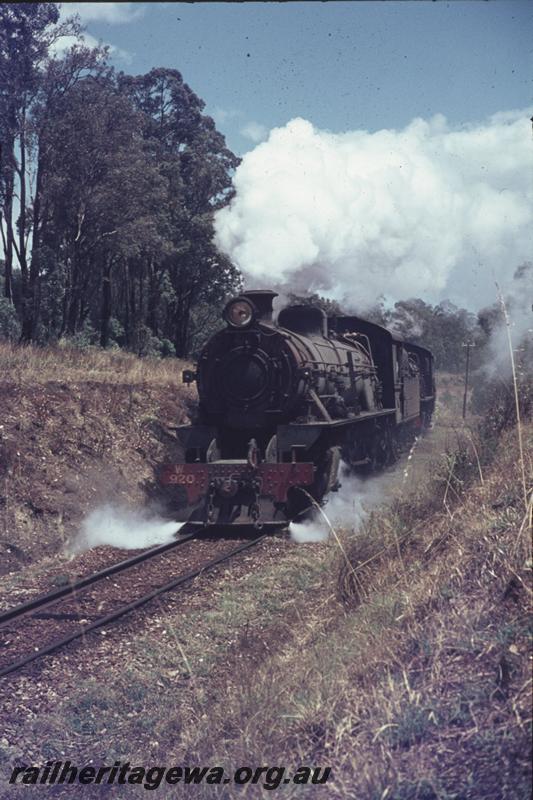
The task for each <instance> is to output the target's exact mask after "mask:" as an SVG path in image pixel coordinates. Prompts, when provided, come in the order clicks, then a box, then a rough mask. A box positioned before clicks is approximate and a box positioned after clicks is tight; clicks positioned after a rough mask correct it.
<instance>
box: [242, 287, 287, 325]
mask: <svg viewBox="0 0 533 800" xmlns="http://www.w3.org/2000/svg"><path fill="white" fill-rule="evenodd" d="M277 296H278V293H277V292H272V291H271V290H270V289H250V290H249V291H248V292H243V293H242V295H241V297H247V298H248V300H251V301H252V303H253V304H254V306H255V307H256V309H257V318H258V320H259V322H272V314H273V307H272V304H273V302H274V298H275V297H277Z"/></svg>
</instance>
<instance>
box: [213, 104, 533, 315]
mask: <svg viewBox="0 0 533 800" xmlns="http://www.w3.org/2000/svg"><path fill="white" fill-rule="evenodd" d="M529 117H531V110H521V111H510V112H501V113H498V114H495V115H494V116H492V117H490V118H489V119H488V120H487V121H486V122H484V123H481V124H477V125H471V126H462V127H460V128H453V127H452V126H450V125H449V124H448V123H447V121H446V119H445V118H444V117H443V116H442V115H437V116H435V117H433V118H432V119H430V120H427V121H426V120H423V119H415V120H413V122H411V123H410V124H409V125H408V126H407V127H406V128H405V129H403V130H381V131H377V132H376V133H369V132H367V131H364V130H357V131H351V132H348V133H341V134H335V133H329V132H327V131H321V130H318V129H317V128H315V127H314V126H313V125H312V124H311V123H310V122H308V121H306V120H304V119H293V120H291V121H290V122H288V123H287V124H286V125H285V126H284V127H282V128H275V129H273V130H272V131H271V132H270V135H269V138H268V140H267V141H265V142H263V143H261V144H259V145H258V146H257V147H256V148H255V149H254V150H252V151H251V152H249V153H247V154H246V155H245V156H244V158H243V160H242V163H241V164H240V166H239V167H238V168H237V171H236V175H235V179H234V183H235V188H236V196H235V198H234V199H233V201H232V203H231V204H230V205H229V206H228V207H227V208H224V209H222V210H221V211H219V212H218V214H217V216H216V239H217V244H218V246H219V247H220V248H221V249H222V250H224V251H225V252H226V253H227V254H228V255H229V256H230V257H231V258H232V259H233V261H234V262H235V264H236V265H237V266H238V267H239V268H240V269H241V270H242V271H243V272H244V274H245V277H246V279H247V281H248V283H250V284H251V283H253V284H254V285H255V286H257V285H261V284H264V285H267V286H272V285H273V284H276V287H277V288H281V289H282V290H283V289H285V290H291V291H296V292H304V291H318V292H320V293H321V294H325V295H327V296H329V297H332V298H335V299H337V300H339V301H341V302H342V303H343V304H344V305H345V307H346V308H348V309H349V308H350V307H351V308H353V307H354V304H355V305H356V307H357V308H359V309H363V308H364V307H365V306H368V305H372V304H373V303H374V302H375V301H376V299H377V298H378V297H380V296H385V299H386V300H388V301H394V300H398V299H401V298H406V297H410V296H418V297H420V296H422V297H424V298H425V299H427V300H428V301H431V302H437V301H439V300H441V299H443V298H444V297H449V298H451V299H452V300H454V301H455V302H458V303H459V304H460V305H467V306H470V307H473V308H476V309H477V308H479V307H480V306H481V305H483V304H486V303H491V302H493V300H494V283H495V282H496V281H498V282H499V283H501V284H505V283H506V281H507V279H509V278H510V277H511V275H512V274H513V272H514V270H515V269H516V267H517V266H518V265H519V264H520V263H522V262H523V261H524V260H525V259H526V258H527V257H528V255H529V254H530V253H531V252H532V249H533V224H532V223H533V220H532V214H531V206H532V199H533V184H532V182H531V168H532V166H533V147H532V143H531V123H530V121H529Z"/></svg>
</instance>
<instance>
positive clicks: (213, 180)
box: [118, 68, 240, 355]
mask: <svg viewBox="0 0 533 800" xmlns="http://www.w3.org/2000/svg"><path fill="white" fill-rule="evenodd" d="M118 86H119V89H120V91H121V92H122V93H124V94H125V95H126V96H127V97H128V98H129V99H130V100H131V102H132V103H133V104H134V105H135V107H136V108H138V109H139V110H140V111H141V112H142V113H143V115H144V117H145V119H146V125H145V137H146V141H147V146H148V147H149V148H150V150H151V152H152V153H153V156H154V160H155V162H156V163H157V164H158V168H159V171H160V173H161V174H162V175H163V176H164V177H165V178H166V180H167V182H168V183H167V187H168V194H167V198H166V204H165V207H166V213H167V224H168V231H169V236H170V240H171V242H172V247H171V250H170V252H166V253H162V254H161V257H159V258H155V259H153V260H151V261H150V263H149V275H148V285H149V306H150V314H149V322H150V325H151V326H152V328H153V330H154V333H160V332H161V333H163V334H164V335H165V336H167V337H168V338H170V339H171V340H172V341H173V343H174V346H175V349H176V352H177V354H178V355H183V354H185V353H186V352H187V349H188V347H189V345H190V342H191V337H193V336H194V333H195V329H194V328H195V320H196V319H199V318H201V317H202V315H201V314H194V313H193V311H194V309H195V307H196V306H197V305H198V304H201V303H209V304H220V303H221V302H222V300H223V299H224V297H225V296H226V295H227V294H228V293H229V292H232V291H234V290H235V289H236V288H237V287H238V286H239V285H240V275H239V273H238V272H237V270H236V269H235V267H234V266H233V265H232V263H231V262H230V260H229V259H228V258H226V257H225V256H224V255H223V254H222V253H220V252H218V250H217V249H216V247H215V245H214V244H213V215H214V212H215V211H216V210H217V209H218V208H221V207H222V206H224V205H225V204H226V203H228V202H229V200H230V199H231V197H232V194H233V187H232V173H233V171H234V170H235V168H236V167H237V166H238V164H239V159H238V158H237V157H236V156H235V155H234V154H233V153H232V152H231V151H230V150H229V149H228V148H227V147H226V143H225V139H224V137H223V136H222V134H221V133H219V132H218V131H217V130H216V127H215V123H214V122H213V120H212V119H211V117H209V116H207V115H205V114H204V113H203V109H204V105H205V104H204V102H203V101H202V100H201V99H200V98H199V97H198V96H197V95H196V94H195V93H194V92H193V91H192V89H191V88H190V87H189V86H188V85H187V84H186V83H185V82H184V81H183V78H182V76H181V74H180V73H179V72H178V71H177V70H173V69H163V68H160V69H153V70H151V71H150V72H149V73H148V74H146V75H141V76H138V77H131V76H128V75H124V74H120V75H119V76H118ZM162 286H166V291H165V292H162V291H161V288H162Z"/></svg>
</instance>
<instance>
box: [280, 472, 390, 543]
mask: <svg viewBox="0 0 533 800" xmlns="http://www.w3.org/2000/svg"><path fill="white" fill-rule="evenodd" d="M388 488H390V475H380V476H377V477H373V478H372V479H371V480H364V479H362V478H359V477H357V476H356V475H353V474H350V472H349V470H348V468H347V466H346V465H345V464H342V465H341V488H340V490H339V491H338V492H335V493H333V494H331V495H329V497H328V502H327V504H326V505H325V506H324V512H325V514H326V516H327V518H328V520H329V522H330V523H331V525H332V526H333V527H343V528H350V529H354V528H356V527H357V526H358V525H359V523H360V522H361V521H362V520H363V519H364V518H365V517H366V515H367V514H368V513H369V512H370V511H371V510H372V509H373V508H375V507H376V506H378V505H380V504H381V503H382V502H383V501H384V499H385V497H386V491H387V489H388ZM289 532H290V535H291V539H293V541H295V542H298V543H300V544H303V543H305V542H322V541H324V540H325V539H327V538H328V536H329V534H330V532H331V531H330V527H329V525H328V523H327V522H326V519H325V518H324V516H323V515H322V514H321V513H320V512H319V511H318V509H317V512H316V515H315V516H314V517H313V519H311V520H309V521H306V522H291V523H290V525H289Z"/></svg>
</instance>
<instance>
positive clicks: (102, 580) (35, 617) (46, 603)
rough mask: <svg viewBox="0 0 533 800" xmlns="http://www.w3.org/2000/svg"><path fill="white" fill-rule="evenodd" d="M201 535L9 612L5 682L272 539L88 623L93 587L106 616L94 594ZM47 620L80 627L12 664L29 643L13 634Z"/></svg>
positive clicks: (0, 657)
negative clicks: (22, 642) (22, 625)
mask: <svg viewBox="0 0 533 800" xmlns="http://www.w3.org/2000/svg"><path fill="white" fill-rule="evenodd" d="M201 535H202V531H195V532H194V533H190V534H186V535H185V536H182V537H180V538H179V539H177V540H176V541H174V542H170V543H169V544H165V545H160V546H159V547H154V548H151V549H150V550H146V551H144V552H143V553H139V554H137V555H136V556H133V557H132V558H128V559H126V560H124V561H120V562H118V563H117V564H113V565H111V566H110V567H107V568H105V569H103V570H100V571H98V572H95V573H93V574H91V575H88V576H86V577H85V578H82V579H80V580H78V581H75V582H73V583H69V584H67V585H66V586H64V587H61V588H60V589H57V590H55V591H52V592H48V593H46V594H44V595H39V596H38V597H35V598H33V599H31V600H28V601H27V602H25V603H22V604H21V605H19V606H15V607H14V608H11V609H8V610H7V611H4V612H3V613H1V614H0V636H1V637H2V642H1V645H0V647H1V649H0V677H4V676H6V675H10V674H11V673H13V672H18V671H19V670H21V669H23V668H24V667H25V666H26V665H28V664H30V663H32V662H33V661H36V660H37V659H40V658H42V657H43V656H47V655H51V654H52V653H54V652H56V651H58V650H60V649H62V648H63V647H65V646H66V645H68V644H70V643H71V642H73V641H75V640H76V639H80V638H82V637H84V636H86V635H87V634H89V633H91V632H92V631H95V630H97V629H98V628H103V627H105V626H106V625H109V624H110V623H112V622H115V621H116V620H118V619H120V617H123V616H124V615H126V614H129V613H130V612H132V611H135V610H136V609H138V608H141V607H142V606H144V605H146V604H147V603H149V602H150V601H151V600H153V599H154V598H156V597H158V596H159V595H162V594H164V593H165V592H170V591H172V590H173V589H176V588H178V587H179V586H181V585H183V584H185V583H187V582H189V581H191V580H193V579H194V578H196V577H198V576H199V575H200V574H202V573H203V572H207V571H208V570H211V569H213V568H215V567H217V566H218V565H219V564H222V563H223V562H225V561H229V560H230V559H232V558H234V557H235V556H236V555H238V554H239V553H241V552H243V551H244V550H248V549H250V548H251V547H254V546H255V545H257V544H259V542H260V541H262V540H263V539H264V538H265V536H266V534H262V535H260V536H256V537H255V538H254V539H250V540H248V541H245V542H244V543H242V544H240V545H239V546H238V547H235V548H233V549H232V550H230V551H229V552H225V553H222V554H221V555H218V556H217V557H216V558H212V559H210V560H208V561H204V562H202V563H200V564H199V565H196V566H195V567H194V568H193V569H190V570H187V571H186V572H184V573H182V574H179V575H176V576H174V577H173V578H172V580H170V581H167V582H165V583H163V584H161V585H159V586H155V587H154V588H152V589H151V590H150V591H149V592H146V593H144V594H142V595H140V596H139V597H136V598H135V599H133V600H130V601H129V602H126V603H122V604H120V605H119V606H118V607H115V608H113V609H112V610H110V611H109V612H108V613H106V614H103V615H102V616H96V617H95V618H94V619H92V620H90V621H86V620H85V618H86V617H87V616H91V610H90V609H88V610H87V609H86V608H82V606H85V605H86V599H87V598H85V597H84V593H86V592H87V591H88V590H89V589H90V588H91V587H92V589H93V597H92V602H93V604H94V605H95V606H96V609H93V612H94V610H96V612H98V611H100V607H99V606H100V604H101V600H99V595H98V594H96V595H94V589H96V588H98V587H99V586H100V588H101V587H102V586H109V579H110V578H112V577H114V576H116V575H118V574H120V573H127V572H128V571H130V570H132V569H134V568H135V567H137V566H138V565H139V564H142V563H143V562H148V561H154V560H155V559H157V558H158V557H159V556H163V555H165V554H169V553H172V552H173V551H176V550H177V549H179V548H180V547H182V546H183V545H185V544H186V543H187V542H190V541H191V540H193V539H199V538H200V537H201ZM148 582H149V581H148ZM113 586H114V587H115V588H116V584H113ZM88 599H89V600H90V599H91V598H90V597H89V598H88ZM69 601H70V602H71V603H72V604H73V606H74V613H72V609H71V610H70V611H69V610H68V609H67V610H66V609H65V607H64V605H65V603H68V602H69ZM54 607H55V608H56V609H58V608H59V611H56V613H50V611H49V609H51V608H54ZM47 619H48V620H56V621H69V622H70V621H74V622H76V623H77V627H75V629H74V630H70V631H69V632H68V633H67V634H65V635H63V636H60V637H59V638H56V639H53V640H52V641H49V642H44V643H43V644H42V645H35V644H34V646H33V649H32V651H31V652H25V653H24V654H23V655H21V656H20V657H18V658H16V659H15V660H14V661H9V645H10V644H12V643H15V650H17V649H20V648H18V645H19V643H20V640H21V638H28V636H27V635H26V632H24V634H23V635H22V636H21V634H20V632H18V633H17V630H16V629H15V631H13V626H14V625H16V624H18V623H20V622H24V623H26V622H27V623H28V624H30V625H31V624H32V623H33V628H34V629H39V628H42V624H39V623H41V622H42V621H45V620H47ZM84 622H86V624H82V623H84ZM30 638H31V636H30ZM6 651H7V652H6ZM6 655H7V659H6Z"/></svg>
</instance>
